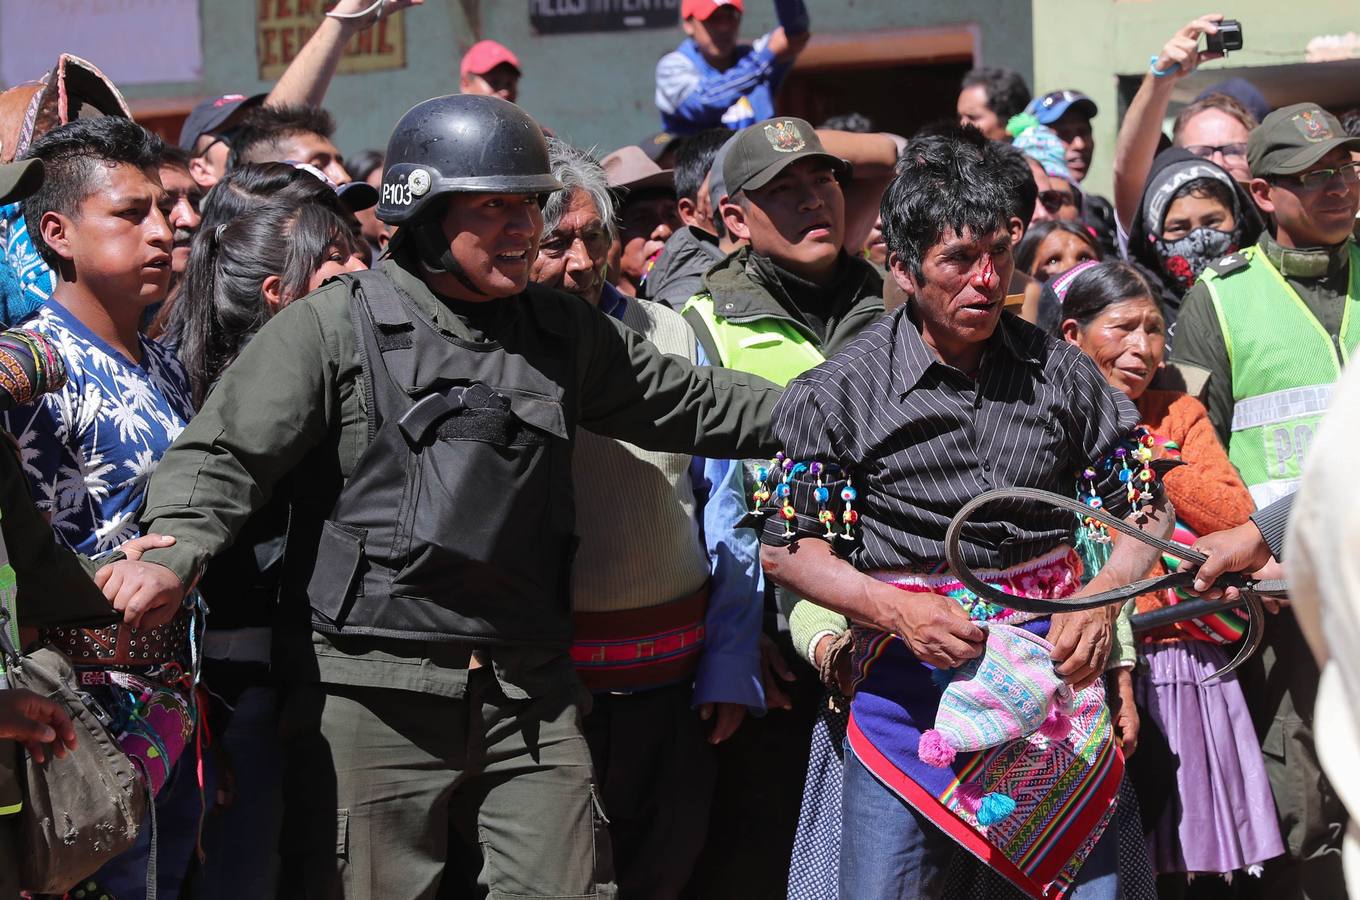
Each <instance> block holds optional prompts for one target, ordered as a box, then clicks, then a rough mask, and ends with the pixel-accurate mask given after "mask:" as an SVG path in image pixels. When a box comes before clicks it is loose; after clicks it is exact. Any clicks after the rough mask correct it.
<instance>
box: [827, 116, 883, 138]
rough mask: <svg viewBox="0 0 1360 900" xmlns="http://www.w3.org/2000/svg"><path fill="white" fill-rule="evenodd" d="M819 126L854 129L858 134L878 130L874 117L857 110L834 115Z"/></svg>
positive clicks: (839, 129)
mask: <svg viewBox="0 0 1360 900" xmlns="http://www.w3.org/2000/svg"><path fill="white" fill-rule="evenodd" d="M817 127H818V128H827V129H830V130H832V131H853V132H854V133H856V134H871V133H873V132H875V131H877V130H878V129H877V128H875V127H874V123H873V120H872V119H870V118H869V117H868V116H866V115H864V114H863V113H857V112H848V113H841V114H840V115H839V116H832V117H831V118H829V119H827V120H826V121H825V122H823V123H822V124H820V125H818V126H817Z"/></svg>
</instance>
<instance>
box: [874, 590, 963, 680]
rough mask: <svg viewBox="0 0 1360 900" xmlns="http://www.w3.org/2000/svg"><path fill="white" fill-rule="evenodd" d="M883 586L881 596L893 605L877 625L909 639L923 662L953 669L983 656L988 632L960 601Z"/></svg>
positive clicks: (887, 609)
mask: <svg viewBox="0 0 1360 900" xmlns="http://www.w3.org/2000/svg"><path fill="white" fill-rule="evenodd" d="M883 587H884V591H883V592H882V595H881V596H882V597H883V598H884V599H885V600H886V601H887V602H888V604H890V605H889V606H888V608H886V609H885V610H884V613H885V615H882V616H880V617H879V621H877V622H876V623H875V624H876V625H878V626H879V627H880V628H883V629H884V630H885V631H889V632H891V633H893V634H895V635H897V636H898V637H900V638H901V639H902V640H904V641H906V642H907V646H908V647H910V648H911V652H912V653H913V654H915V656H916V658H917V659H919V660H920V661H921V662H923V663H927V664H928V665H932V666H935V667H936V668H939V669H953V668H957V667H958V666H960V665H962V664H963V663H964V662H966V661H968V660H970V659H973V658H975V657H978V656H981V655H982V651H983V649H984V648H985V647H986V645H987V634H986V632H984V631H983V630H982V629H981V628H979V627H978V626H977V625H976V624H974V623H973V621H972V620H971V619H969V618H968V613H966V612H964V609H963V607H962V606H960V605H959V604H958V603H956V602H955V601H953V600H951V599H950V598H948V597H942V596H940V595H939V594H917V593H909V592H907V591H900V590H898V589H897V588H895V587H892V586H890V585H883Z"/></svg>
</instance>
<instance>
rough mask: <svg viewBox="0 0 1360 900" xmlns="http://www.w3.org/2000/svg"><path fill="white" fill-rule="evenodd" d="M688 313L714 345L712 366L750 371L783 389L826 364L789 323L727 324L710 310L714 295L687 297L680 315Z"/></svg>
mask: <svg viewBox="0 0 1360 900" xmlns="http://www.w3.org/2000/svg"><path fill="white" fill-rule="evenodd" d="M691 310H693V312H694V313H695V314H696V315H698V316H699V318H700V319H701V320H702V321H703V323H704V325H705V326H706V327H707V328H708V333H709V334H710V335H711V336H712V337H713V343H714V344H715V345H716V346H717V349H718V357H719V358H718V359H715V360H710V362H711V363H712V364H713V365H715V366H725V367H726V368H729V369H737V370H738V371H741V372H750V373H751V374H752V375H759V376H760V377H762V378H765V379H768V380H770V381H773V382H774V383H775V384H777V385H779V386H781V387H786V386H787V385H788V383H789V382H790V381H792V380H793V379H795V378H797V377H798V376H799V375H802V374H803V373H804V372H806V371H808V370H809V369H813V368H816V367H817V366H820V365H821V364H822V363H824V362H826V357H825V356H824V355H823V354H822V351H821V350H819V349H817V346H816V345H815V344H813V343H812V341H810V340H808V339H807V336H806V335H805V334H803V333H802V332H800V331H799V330H798V329H797V328H795V327H793V325H791V324H790V323H788V322H785V321H782V320H780V319H776V318H762V319H752V320H751V321H749V322H733V321H730V320H728V319H725V318H723V317H722V316H720V315H718V314H717V313H715V312H714V311H713V295H712V294H709V293H707V292H704V293H701V294H695V295H694V296H693V297H691V298H689V302H688V303H686V304H685V307H684V309H682V310H681V313H682V314H687V313H689V312H690V311H691Z"/></svg>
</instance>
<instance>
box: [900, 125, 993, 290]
mask: <svg viewBox="0 0 1360 900" xmlns="http://www.w3.org/2000/svg"><path fill="white" fill-rule="evenodd" d="M964 131H965V132H967V131H972V132H977V129H965V130H964ZM1009 167H1010V164H1009V163H1007V162H1006V160H1005V157H1003V156H1002V154H1001V152H1000V151H999V150H998V149H997V148H996V147H995V146H994V145H993V144H992V142H991V141H988V140H987V139H985V138H982V137H981V134H980V133H979V134H978V139H973V138H972V137H971V135H967V134H965V135H964V136H963V137H960V138H955V137H951V136H949V135H933V136H931V137H925V138H913V139H912V140H911V142H910V143H908V144H907V146H906V149H905V150H903V151H902V158H901V159H900V160H898V163H897V174H896V175H895V176H894V177H893V180H892V182H891V183H890V184H889V185H888V189H887V190H886V191H884V192H883V202H882V204H881V205H880V207H879V213H880V215H881V217H882V219H883V240H884V242H885V243H886V244H887V245H888V250H889V252H891V253H894V254H896V255H897V258H898V259H899V260H901V261H902V264H903V265H904V266H906V268H907V270H908V271H910V272H911V273H912V274H913V275H915V276H916V277H917V278H920V277H921V262H922V260H923V259H924V258H925V253H926V251H927V250H928V249H929V248H930V247H931V246H932V245H933V244H935V243H936V242H937V241H939V239H940V236H941V235H942V234H944V232H945V229H947V228H952V229H953V230H954V231H955V232H956V233H960V234H961V233H962V232H964V231H965V230H968V231H971V232H972V233H973V234H974V235H977V236H981V235H984V234H988V233H990V232H992V231H995V230H996V229H998V228H1005V227H1006V220H1007V219H1008V218H1010V216H1011V215H1012V214H1013V212H1014V208H1015V202H1016V201H1015V194H1014V190H1013V187H1012V184H1011V180H1010V178H1009V176H1008V174H1007V173H1008V171H1009Z"/></svg>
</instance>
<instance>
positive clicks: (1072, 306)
mask: <svg viewBox="0 0 1360 900" xmlns="http://www.w3.org/2000/svg"><path fill="white" fill-rule="evenodd" d="M1159 294H1160V292H1159V291H1158V289H1157V287H1156V286H1155V285H1154V284H1153V282H1152V279H1151V278H1149V277H1148V276H1147V275H1145V274H1143V272H1142V271H1141V269H1139V268H1138V267H1135V266H1132V265H1130V264H1128V263H1126V262H1120V261H1118V260H1110V261H1109V262H1103V263H1100V264H1099V265H1095V266H1092V267H1091V268H1089V269H1087V270H1086V271H1085V272H1082V273H1081V274H1080V275H1078V276H1077V277H1076V278H1074V279H1072V283H1071V284H1070V285H1069V286H1068V288H1067V296H1065V297H1063V303H1062V319H1063V320H1064V321H1065V320H1067V319H1076V320H1077V324H1078V325H1080V326H1081V327H1082V328H1085V327H1086V326H1087V325H1090V324H1091V322H1092V321H1093V320H1094V319H1095V318H1096V316H1098V315H1100V314H1101V313H1102V312H1104V311H1105V310H1106V309H1108V308H1109V307H1111V306H1113V305H1114V304H1116V303H1122V302H1124V301H1125V300H1137V299H1139V298H1140V297H1146V298H1147V299H1148V301H1149V302H1151V303H1152V304H1153V305H1154V306H1156V307H1157V309H1158V310H1159V311H1160V310H1161V304H1160V303H1159V302H1158V298H1159Z"/></svg>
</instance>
